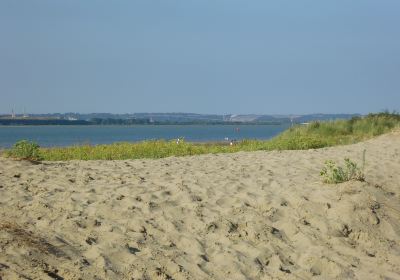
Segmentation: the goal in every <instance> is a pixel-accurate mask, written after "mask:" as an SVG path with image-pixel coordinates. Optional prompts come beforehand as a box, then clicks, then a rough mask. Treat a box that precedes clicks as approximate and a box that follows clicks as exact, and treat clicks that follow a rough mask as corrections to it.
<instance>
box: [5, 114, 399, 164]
mask: <svg viewBox="0 0 400 280" xmlns="http://www.w3.org/2000/svg"><path fill="white" fill-rule="evenodd" d="M398 127H400V115H399V114H397V113H387V112H385V113H379V114H369V115H368V116H366V117H363V118H361V117H356V118H353V119H351V120H338V121H328V122H312V123H310V124H308V125H297V126H294V127H292V128H290V129H288V130H286V131H284V132H283V133H281V134H280V135H278V136H276V137H275V138H273V139H271V140H267V141H260V140H243V141H240V142H237V143H235V144H234V145H232V146H230V145H226V144H224V143H203V144H198V143H188V142H185V141H181V142H180V143H179V144H177V143H176V142H175V141H163V140H157V141H144V142H138V143H114V144H109V145H94V146H92V145H83V146H71V147H60V148H40V149H39V156H40V158H42V159H43V160H49V161H58V160H61V161H64V160H123V159H139V158H164V157H169V156H188V155H199V154H208V153H234V152H238V151H258V150H266V151H271V150H306V149H317V148H323V147H329V146H335V145H344V144H352V143H356V142H359V141H363V140H366V139H369V138H372V137H374V136H377V135H380V134H383V133H386V132H389V131H391V130H392V129H394V128H398ZM6 154H7V155H8V156H10V157H16V158H18V156H15V155H13V153H12V149H11V150H9V151H7V152H6Z"/></svg>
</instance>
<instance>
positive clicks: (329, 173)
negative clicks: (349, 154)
mask: <svg viewBox="0 0 400 280" xmlns="http://www.w3.org/2000/svg"><path fill="white" fill-rule="evenodd" d="M363 157H364V160H365V150H364V154H363ZM363 166H364V163H363ZM320 175H321V177H322V180H323V181H324V183H328V184H338V183H343V182H347V181H350V180H357V181H364V180H365V175H364V171H363V170H362V169H361V168H359V167H358V165H357V164H356V163H355V162H354V161H351V160H350V159H349V158H345V159H344V166H338V165H337V164H336V162H334V161H332V160H328V161H326V162H325V166H324V167H323V168H322V170H321V172H320Z"/></svg>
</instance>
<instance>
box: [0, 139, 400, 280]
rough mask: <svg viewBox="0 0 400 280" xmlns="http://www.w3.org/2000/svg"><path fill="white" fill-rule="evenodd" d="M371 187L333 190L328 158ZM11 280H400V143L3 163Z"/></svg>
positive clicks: (0, 272)
mask: <svg viewBox="0 0 400 280" xmlns="http://www.w3.org/2000/svg"><path fill="white" fill-rule="evenodd" d="M364 149H366V150H367V152H366V163H367V165H366V182H354V181H353V182H347V183H343V184H339V185H327V184H323V183H322V182H321V179H320V178H319V171H320V170H321V168H322V166H323V163H324V161H325V160H326V159H334V160H340V161H342V160H343V158H344V157H350V158H351V159H353V160H356V161H358V162H360V161H361V157H362V151H363V150H364ZM0 278H2V279H311V278H312V279H400V133H398V132H397V133H391V134H387V135H383V136H381V137H378V138H375V139H372V140H370V141H367V142H363V143H358V144H355V145H350V146H341V147H334V148H327V149H320V150H309V151H283V152H277V151H276V152H249V153H248V152H240V153H236V154H220V155H203V156H193V157H183V158H166V159H161V160H129V161H88V162H84V161H71V162H45V163H42V164H36V165H35V164H32V163H29V162H24V161H13V160H9V159H4V158H3V159H0Z"/></svg>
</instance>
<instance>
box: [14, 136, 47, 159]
mask: <svg viewBox="0 0 400 280" xmlns="http://www.w3.org/2000/svg"><path fill="white" fill-rule="evenodd" d="M39 148H40V147H39V145H38V144H37V143H35V142H30V141H27V140H21V141H18V142H17V143H15V144H14V146H13V147H12V149H11V150H9V151H8V156H9V157H13V158H17V159H25V160H31V161H39V160H42V156H41V154H40V149H39Z"/></svg>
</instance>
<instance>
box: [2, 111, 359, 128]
mask: <svg viewBox="0 0 400 280" xmlns="http://www.w3.org/2000/svg"><path fill="white" fill-rule="evenodd" d="M355 116H360V115H359V114H309V115H258V114H247V115H246V114H243V115H213V114H194V113H132V114H111V113H91V114H79V113H54V114H31V115H29V116H22V115H17V116H15V118H11V116H10V115H0V125H1V124H2V125H13V124H14V125H15V124H24V125H29V124H32V125H34V124H75V125H85V124H87V125H90V124H111V125H112V124H128V125H129V124H231V123H232V124H238V123H239V124H240V123H243V124H247V123H263V124H276V123H289V122H292V121H293V122H294V123H307V122H311V121H316V120H319V121H325V120H336V119H350V118H352V117H355Z"/></svg>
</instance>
